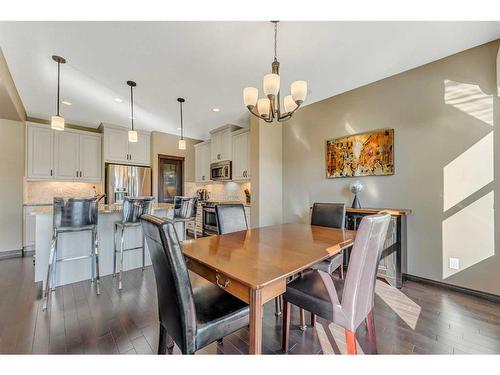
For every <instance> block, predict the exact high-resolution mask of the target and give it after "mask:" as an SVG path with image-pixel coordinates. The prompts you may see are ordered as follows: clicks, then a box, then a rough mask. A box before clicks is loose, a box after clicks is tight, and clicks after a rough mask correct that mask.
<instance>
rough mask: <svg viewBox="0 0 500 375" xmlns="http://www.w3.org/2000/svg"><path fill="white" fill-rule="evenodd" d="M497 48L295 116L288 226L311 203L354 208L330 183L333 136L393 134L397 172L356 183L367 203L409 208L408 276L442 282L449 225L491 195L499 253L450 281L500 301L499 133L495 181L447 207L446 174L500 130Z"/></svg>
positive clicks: (286, 157)
mask: <svg viewBox="0 0 500 375" xmlns="http://www.w3.org/2000/svg"><path fill="white" fill-rule="evenodd" d="M498 47H499V41H498V40H497V41H495V42H491V43H488V44H485V45H483V46H479V47H476V48H473V49H470V50H467V51H464V52H461V53H459V54H456V55H453V56H450V57H447V58H445V59H442V60H439V61H436V62H433V63H431V64H428V65H424V66H422V67H419V68H416V69H413V70H410V71H408V72H405V73H402V74H399V75H396V76H393V77H389V78H387V79H384V80H381V81H378V82H375V83H373V84H370V85H367V86H364V87H361V88H358V89H355V90H352V91H349V92H347V93H344V94H341V95H338V96H335V97H332V98H329V99H326V100H324V101H321V102H318V103H314V104H311V105H308V106H306V107H304V108H302V109H301V110H299V111H298V112H297V113H296V115H295V116H294V117H293V118H292V119H291V120H290V121H289V122H288V123H286V124H285V125H284V126H283V219H284V222H301V221H302V222H306V221H307V220H308V211H309V209H308V208H309V207H310V205H311V204H312V203H313V202H318V201H323V202H345V203H348V204H350V203H351V202H352V194H351V193H350V192H349V191H348V185H349V183H350V182H351V181H353V179H352V178H340V179H326V177H325V141H326V140H327V139H329V138H334V137H337V136H342V135H346V134H350V133H359V132H364V131H369V130H374V129H381V128H394V129H395V140H394V141H395V171H396V173H395V175H393V176H376V177H360V178H357V179H359V180H360V181H361V182H362V183H363V185H364V187H365V190H364V192H363V193H362V196H361V203H362V205H364V206H365V207H394V208H409V209H412V210H413V214H412V215H411V216H410V217H409V218H408V273H410V274H412V275H416V276H420V277H425V278H429V279H433V280H438V281H442V280H443V278H442V275H443V251H442V249H443V244H442V223H443V221H444V220H445V219H446V218H449V217H450V216H451V215H453V214H454V213H456V212H458V211H460V210H461V209H462V208H463V207H465V206H467V205H469V204H471V203H473V202H474V201H475V200H477V199H479V198H480V197H482V196H484V195H485V194H486V193H488V192H490V191H492V190H493V191H494V193H495V194H496V198H497V199H496V201H495V204H494V206H495V208H496V212H497V214H496V215H495V219H496V220H495V222H496V223H497V224H496V225H495V226H494V227H493V226H492V227H491V228H492V229H491V231H495V240H494V241H495V242H494V244H495V249H496V254H495V255H494V256H491V257H489V258H487V259H485V260H482V261H480V262H478V263H477V264H475V265H473V266H471V267H469V268H466V269H464V270H462V271H460V272H458V273H456V274H454V275H452V276H450V277H448V278H446V279H445V280H444V281H445V282H447V283H451V284H455V285H459V286H463V287H467V288H472V289H476V290H481V291H485V292H489V293H494V294H498V295H500V273H499V272H498V270H499V269H500V254H499V251H498V249H499V241H500V217H499V215H498V212H499V210H498V208H499V203H498V202H499V201H500V194H499V193H500V182H499V178H498V176H499V168H500V147H499V144H500V132H499V131H494V150H495V151H496V154H495V156H494V162H495V163H494V165H495V167H494V168H495V171H494V172H495V176H496V177H497V178H496V179H495V180H494V181H493V182H492V183H490V184H488V185H487V186H486V187H484V188H482V189H480V190H479V191H477V192H476V193H474V194H472V195H471V196H470V197H468V198H467V199H465V200H463V201H462V202H461V203H460V204H459V205H457V206H455V207H453V208H452V209H450V210H447V211H446V212H444V210H443V168H444V167H445V166H446V165H447V164H448V163H450V162H451V161H452V160H454V159H455V158H456V157H457V156H459V155H462V154H463V153H464V151H466V150H467V149H469V148H470V147H471V146H473V145H474V144H475V143H476V142H478V141H479V140H481V139H482V138H483V137H485V136H486V135H487V134H488V133H490V132H491V131H492V130H494V126H492V125H493V124H488V123H487V122H488V119H492V120H491V122H494V123H495V125H497V126H498V124H499V123H500V115H499V112H500V98H499V97H497V96H496V94H497V93H496V84H497V78H496V58H497V51H498ZM331 74H335V72H331ZM311 89H312V90H314V88H313V87H312V88H311ZM478 89H480V90H481V91H482V92H483V94H481V91H479V90H478ZM449 90H452V91H453V90H455V91H457V90H458V91H459V92H458V94H457V95H458V96H457V97H451V100H452V101H453V102H454V103H458V104H457V105H455V106H454V105H452V104H450V101H449V100H450V96H449V95H450V92H449ZM478 93H480V95H479V97H478V95H477V94H478ZM451 94H453V92H452V93H451ZM455 94H456V92H455ZM446 95H448V96H446ZM452 96H453V95H452ZM445 98H448V103H445ZM476 162H477V163H482V160H480V159H479V160H476ZM471 168H474V165H472V166H471ZM477 220H484V218H472V217H471V218H470V224H471V226H473V225H477ZM485 225H488V223H487V222H485ZM470 232H472V233H470ZM460 235H463V236H464V241H466V240H467V239H468V240H471V239H472V241H471V242H472V243H473V244H474V243H475V241H474V240H475V238H474V236H475V235H477V233H474V231H470V230H469V231H466V232H465V233H457V236H460ZM477 239H478V240H481V238H477ZM479 242H480V241H478V243H479ZM478 251H479V252H480V251H482V248H481V246H480V245H476V244H475V245H472V246H471V247H470V252H478Z"/></svg>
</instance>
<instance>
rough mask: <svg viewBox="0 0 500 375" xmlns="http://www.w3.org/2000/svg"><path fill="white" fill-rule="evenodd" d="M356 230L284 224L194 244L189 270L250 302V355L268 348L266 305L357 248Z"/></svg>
mask: <svg viewBox="0 0 500 375" xmlns="http://www.w3.org/2000/svg"><path fill="white" fill-rule="evenodd" d="M355 234H356V232H355V231H350V230H345V229H335V228H327V227H319V226H314V225H308V224H281V225H273V226H268V227H262V228H255V229H248V230H246V231H241V232H234V233H229V234H224V235H217V236H211V237H203V238H199V239H196V240H188V241H185V242H184V243H183V244H182V251H183V253H184V255H185V258H186V264H187V267H188V269H189V270H191V271H192V272H194V273H196V274H198V275H200V276H202V277H203V278H205V279H207V280H208V281H210V282H212V283H214V284H215V285H217V286H218V287H220V288H221V289H224V290H225V291H226V292H228V293H231V294H232V295H234V296H235V297H237V298H239V299H241V300H242V301H244V302H246V303H248V304H249V307H250V321H249V323H250V335H249V353H250V354H260V353H261V350H262V314H263V305H264V304H265V303H266V302H268V301H270V300H271V299H273V298H275V297H277V296H280V295H281V294H283V293H284V292H285V290H286V282H287V278H289V277H290V276H293V275H296V274H298V273H299V272H301V271H304V270H306V269H308V268H309V267H311V266H312V265H313V264H315V263H318V262H320V261H322V260H324V259H327V258H329V257H331V256H333V255H335V254H337V253H339V252H340V251H342V250H343V249H344V248H346V247H349V246H351V245H352V244H353V241H354V237H355Z"/></svg>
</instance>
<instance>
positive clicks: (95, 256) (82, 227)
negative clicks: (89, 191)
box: [42, 195, 104, 311]
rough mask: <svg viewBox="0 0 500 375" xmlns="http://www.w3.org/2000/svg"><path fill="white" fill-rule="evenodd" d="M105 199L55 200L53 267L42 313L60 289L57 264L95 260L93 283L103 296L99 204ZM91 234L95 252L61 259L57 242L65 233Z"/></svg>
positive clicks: (97, 197) (51, 265) (92, 271)
mask: <svg viewBox="0 0 500 375" xmlns="http://www.w3.org/2000/svg"><path fill="white" fill-rule="evenodd" d="M103 197H104V195H99V196H96V197H91V198H60V197H54V201H53V204H52V210H53V211H52V228H53V232H52V243H51V246H50V253H49V265H48V268H47V277H46V280H45V290H44V293H43V295H44V301H43V306H42V309H43V310H44V311H45V310H46V309H47V304H48V301H49V291H50V290H54V289H55V287H56V272H57V263H58V262H62V261H68V260H75V261H76V260H80V259H84V258H91V273H92V283H94V280H96V293H97V294H99V293H100V290H99V282H100V281H99V250H98V248H99V242H98V237H97V218H98V207H99V201H100V200H101V199H102V198H103ZM85 231H89V232H91V251H90V255H88V256H78V257H73V258H64V257H63V256H59V254H58V251H57V242H58V239H59V235H60V234H62V233H74V232H85Z"/></svg>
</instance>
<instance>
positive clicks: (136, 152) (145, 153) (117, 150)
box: [101, 124, 151, 165]
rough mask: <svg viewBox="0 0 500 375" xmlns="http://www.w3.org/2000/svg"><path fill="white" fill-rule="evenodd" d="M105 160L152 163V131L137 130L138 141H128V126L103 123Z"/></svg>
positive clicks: (125, 162) (138, 163) (141, 163)
mask: <svg viewBox="0 0 500 375" xmlns="http://www.w3.org/2000/svg"><path fill="white" fill-rule="evenodd" d="M101 128H102V129H103V134H104V150H103V151H104V162H111V163H121V164H134V165H136V164H137V165H150V164H151V154H150V142H151V136H150V133H148V132H145V131H141V130H137V142H129V141H128V130H129V129H128V128H123V127H120V126H114V125H108V124H103V125H101Z"/></svg>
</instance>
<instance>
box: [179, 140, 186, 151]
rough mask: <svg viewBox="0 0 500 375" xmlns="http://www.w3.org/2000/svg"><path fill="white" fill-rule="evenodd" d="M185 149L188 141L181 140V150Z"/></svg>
mask: <svg viewBox="0 0 500 375" xmlns="http://www.w3.org/2000/svg"><path fill="white" fill-rule="evenodd" d="M185 149H186V140H185V139H179V150H185Z"/></svg>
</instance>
